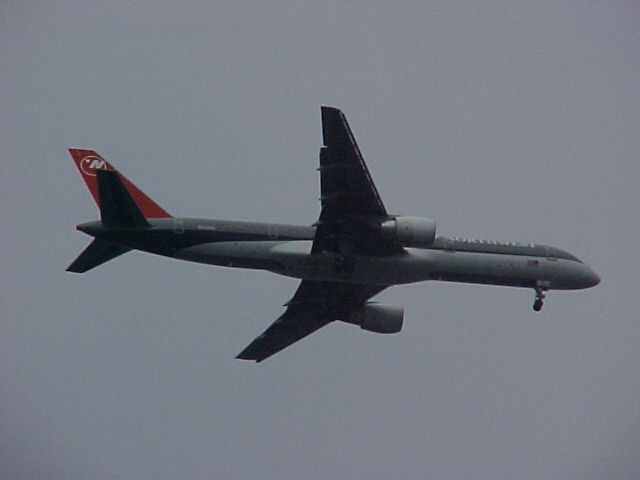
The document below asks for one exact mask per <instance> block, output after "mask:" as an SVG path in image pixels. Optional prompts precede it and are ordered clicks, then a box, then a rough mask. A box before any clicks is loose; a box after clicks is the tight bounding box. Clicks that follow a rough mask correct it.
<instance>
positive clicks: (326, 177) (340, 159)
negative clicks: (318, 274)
mask: <svg viewBox="0 0 640 480" xmlns="http://www.w3.org/2000/svg"><path fill="white" fill-rule="evenodd" d="M322 137H323V143H324V147H322V148H321V150H320V168H319V170H320V202H321V204H322V211H321V212H320V218H319V220H318V222H316V226H317V229H316V236H315V239H314V242H313V247H312V250H311V253H319V252H323V251H325V252H333V253H342V252H343V250H344V245H345V242H346V244H348V245H349V246H348V247H347V248H349V250H350V251H351V252H350V253H360V254H379V253H380V252H379V251H377V250H379V249H380V248H381V245H376V242H372V238H371V237H372V235H371V232H370V231H369V228H370V227H368V225H369V224H370V220H371V219H374V218H385V217H387V210H386V208H385V207H384V204H383V203H382V199H381V198H380V195H379V194H378V190H377V189H376V186H375V184H374V183H373V179H372V178H371V174H370V173H369V169H368V168H367V165H366V164H365V162H364V159H363V158H362V154H361V153H360V149H359V148H358V144H357V143H356V140H355V138H354V136H353V133H351V128H349V124H348V123H347V119H346V117H345V115H344V114H343V113H342V112H341V111H340V110H339V109H337V108H335V107H327V106H323V107H322Z"/></svg>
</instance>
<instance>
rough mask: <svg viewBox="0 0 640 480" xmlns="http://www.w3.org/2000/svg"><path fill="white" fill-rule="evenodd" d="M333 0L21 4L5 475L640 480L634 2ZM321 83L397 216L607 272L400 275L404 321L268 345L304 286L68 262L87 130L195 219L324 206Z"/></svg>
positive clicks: (638, 86) (5, 67) (5, 179)
mask: <svg viewBox="0 0 640 480" xmlns="http://www.w3.org/2000/svg"><path fill="white" fill-rule="evenodd" d="M307 3H308V4H311V3H312V2H307ZM313 3H314V6H312V7H311V6H308V5H305V4H304V3H303V2H299V3H294V2H281V3H263V2H259V3H258V2H256V3H240V4H236V3H232V2H229V3H212V2H199V3H192V2H180V4H179V5H178V3H175V4H174V3H159V2H122V3H110V2H2V3H1V4H0V159H1V160H0V162H1V165H2V171H1V175H0V195H1V196H0V202H1V205H2V206H1V207H0V208H1V210H0V212H1V215H0V222H1V223H0V230H1V232H2V237H1V238H2V240H1V242H0V252H1V269H0V275H1V279H2V288H1V289H0V301H1V308H2V315H1V321H0V478H1V479H2V480H5V479H8V480H13V479H30V480H40V479H60V480H62V479H65V480H76V479H88V478H90V479H94V480H102V479H132V478H135V479H144V480H146V479H149V480H151V479H154V480H157V479H175V478H188V479H210V478H224V479H246V478H266V479H279V478H304V479H335V478H367V479H388V478H398V479H416V478H429V479H447V480H449V479H474V480H475V479H523V480H528V479H531V480H534V479H535V480H538V479H559V478H562V479H576V480H577V479H581V480H582V479H604V478H607V479H610V478H616V479H637V478H640V373H639V372H640V348H639V341H640V313H639V312H640V300H639V297H640V295H639V290H638V288H639V287H640V274H639V273H638V272H639V271H640V256H639V255H638V245H639V242H640V221H639V215H638V210H639V207H640V193H639V191H640V189H639V187H638V185H639V184H640V163H639V160H640V55H639V53H638V52H640V7H638V5H637V4H634V2H629V3H614V2H596V3H588V2H576V3H570V2H562V3H559V2H551V3H545V2H532V3H516V2H495V3H493V2H483V3H480V2H441V3H430V4H422V3H402V4H398V5H396V4H394V3H391V2H389V3H382V2H379V3H365V2H359V3H358V2H351V3H350V4H349V5H348V6H345V5H343V4H341V3H338V2H313ZM321 104H330V105H336V106H339V107H341V108H342V109H343V110H344V111H345V113H346V115H347V117H348V119H349V121H350V124H351V127H352V129H353V131H354V134H355V135H356V138H357V140H358V142H359V144H360V147H361V150H362V152H363V154H364V156H365V158H366V160H367V162H368V165H369V169H370V170H371V173H372V175H373V177H374V179H375V181H376V184H377V186H378V190H379V191H380V194H381V196H382V198H383V200H384V201H385V204H386V206H387V208H388V209H389V210H390V211H392V212H394V213H399V214H408V215H419V216H426V217H431V218H434V219H435V220H436V221H437V222H438V229H439V233H441V234H448V235H461V236H468V237H479V238H488V239H497V240H503V241H508V240H512V241H523V242H535V243H544V244H550V245H555V246H557V247H559V248H563V249H566V250H569V251H571V252H572V253H574V254H575V255H577V256H578V257H579V258H581V259H582V260H584V261H585V262H586V263H588V264H589V265H591V266H592V267H593V268H594V269H595V270H596V271H597V272H598V273H599V274H600V276H601V277H602V283H601V284H600V285H599V286H598V287H596V288H594V289H590V290H586V291H580V292H551V294H550V295H549V296H548V298H547V301H546V304H545V308H544V309H543V311H542V312H540V313H535V312H533V310H532V309H531V304H532V301H533V292H532V291H529V290H523V289H509V288H500V287H488V286H475V285H460V284H444V283H437V282H430V283H420V284H414V285H410V286H403V287H395V288H391V289H389V290H387V291H385V292H384V293H383V294H381V295H379V296H378V297H377V299H378V300H382V301H385V302H388V303H393V304H398V305H403V306H404V308H405V326H404V329H403V331H402V332H401V333H400V334H399V335H395V336H384V335H376V334H373V333H366V332H362V331H361V330H360V329H358V328H356V327H353V326H351V325H346V324H335V325H331V326H329V327H327V328H325V329H323V330H321V331H319V332H317V333H316V334H314V335H312V336H311V337H309V338H307V339H305V340H303V341H302V342H300V343H298V344H296V345H295V346H293V347H291V348H289V349H287V350H285V351H283V352H281V353H280V354H278V355H276V356H274V357H273V358H271V359H269V360H267V361H265V362H264V363H262V364H260V365H256V364H254V363H251V362H241V361H237V360H235V359H234V357H235V355H236V354H237V353H238V352H240V351H241V350H242V349H243V348H244V347H245V346H246V345H247V344H248V343H249V342H251V340H253V338H254V337H255V336H257V335H258V334H259V333H260V332H262V331H263V330H264V329H265V328H266V327H267V326H268V325H269V324H270V323H271V322H272V321H273V320H274V319H276V318H277V317H278V316H279V315H280V314H281V313H282V311H283V308H282V304H283V303H284V302H285V301H286V300H288V299H289V298H290V297H291V295H292V293H293V291H294V290H295V288H296V286H297V281H295V280H293V279H288V278H284V277H279V276H276V275H274V274H269V273H266V272H256V271H247V270H233V269H225V268H218V267H207V266H203V265H197V264H189V263H181V262H178V261H174V260H170V259H165V258H159V257H154V256H152V255H148V254H142V253H139V252H132V253H129V254H127V255H124V256H122V257H120V258H118V259H116V260H114V261H112V262H109V263H107V264H105V265H103V266H101V267H99V268H97V269H95V270H93V271H90V272H88V273H86V274H84V275H76V274H71V273H67V272H65V268H66V267H67V266H68V265H69V264H70V263H71V261H72V260H73V259H74V258H75V257H76V256H77V255H78V254H79V253H80V252H81V251H82V249H83V248H84V247H85V246H86V245H87V244H88V243H89V238H88V237H86V236H85V235H83V234H82V233H80V232H77V231H75V229H74V227H75V225H76V224H78V223H81V222H84V221H88V220H93V219H96V218H97V216H98V212H97V209H96V208H95V206H94V204H93V202H92V200H91V197H90V195H89V193H88V191H87V190H86V188H85V185H84V184H83V182H82V180H81V179H80V177H79V175H78V173H77V171H76V169H75V167H74V165H73V164H72V162H71V159H70V158H69V156H68V154H67V151H66V149H67V148H69V147H86V148H93V149H96V150H97V151H98V152H100V153H101V154H102V155H103V156H104V157H105V158H107V159H108V160H109V161H110V162H112V163H113V164H115V165H116V166H117V167H118V168H119V169H120V170H121V171H122V172H123V173H124V174H125V175H126V176H127V177H128V178H130V179H131V180H133V181H134V182H135V183H136V184H137V185H138V186H139V187H140V188H142V189H143V190H145V191H146V192H147V193H148V194H149V195H150V196H151V197H153V198H154V199H155V200H156V201H157V202H158V203H159V204H160V205H162V206H163V207H164V208H166V209H167V210H168V211H169V212H171V213H172V214H174V215H183V216H200V217H210V218H219V219H224V218H227V219H242V220H254V221H270V222H282V223H295V224H311V223H312V222H314V221H315V220H316V219H317V216H318V213H319V210H320V206H319V202H318V201H317V199H318V196H319V191H318V190H319V188H318V183H319V182H318V175H317V172H316V170H315V168H316V167H317V162H318V150H319V148H320V146H321V130H320V105H321Z"/></svg>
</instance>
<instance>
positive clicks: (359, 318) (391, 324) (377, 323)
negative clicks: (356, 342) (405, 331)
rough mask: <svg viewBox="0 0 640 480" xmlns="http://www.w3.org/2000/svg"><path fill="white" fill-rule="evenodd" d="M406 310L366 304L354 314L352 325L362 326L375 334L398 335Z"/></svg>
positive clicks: (377, 304)
mask: <svg viewBox="0 0 640 480" xmlns="http://www.w3.org/2000/svg"><path fill="white" fill-rule="evenodd" d="M403 319H404V309H403V308H402V307H398V306H396V305H385V304H382V303H365V304H364V305H363V306H362V308H361V309H358V310H356V311H355V312H353V313H352V314H351V316H350V318H349V322H350V323H355V324H356V325H360V328H362V329H363V330H368V331H370V332H375V333H398V332H399V331H400V330H401V329H402V320H403Z"/></svg>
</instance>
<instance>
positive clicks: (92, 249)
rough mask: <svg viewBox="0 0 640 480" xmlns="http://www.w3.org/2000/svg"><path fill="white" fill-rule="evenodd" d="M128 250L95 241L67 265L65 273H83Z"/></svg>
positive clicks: (101, 241)
mask: <svg viewBox="0 0 640 480" xmlns="http://www.w3.org/2000/svg"><path fill="white" fill-rule="evenodd" d="M129 250H131V249H130V248H127V247H121V246H120V245H114V244H112V243H107V242H105V241H103V240H98V239H96V240H94V241H93V242H91V243H90V244H89V246H88V247H87V248H85V249H84V251H83V252H82V253H81V254H80V256H78V258H76V259H75V260H74V262H73V263H72V264H71V265H69V268H67V272H74V273H84V272H86V271H87V270H91V269H92V268H94V267H97V266H98V265H102V264H103V263H105V262H108V261H109V260H111V259H113V258H116V257H117V256H119V255H122V254H123V253H127V252H128V251H129Z"/></svg>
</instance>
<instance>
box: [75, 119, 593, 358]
mask: <svg viewBox="0 0 640 480" xmlns="http://www.w3.org/2000/svg"><path fill="white" fill-rule="evenodd" d="M321 116H322V135H323V146H322V147H321V149H320V166H319V168H318V170H319V171H320V194H321V196H320V203H321V210H320V216H319V219H318V220H317V221H316V222H315V223H314V224H313V225H311V226H301V225H283V224H272V223H252V222H240V221H232V220H210V219H202V218H181V217H174V216H172V215H170V214H169V213H168V212H167V211H166V210H164V209H163V208H162V207H160V206H159V205H158V204H157V203H156V202H154V201H153V200H152V199H151V198H150V197H148V196H147V195H146V194H145V193H143V192H142V190H140V189H138V188H137V187H136V186H135V185H134V184H133V183H131V182H130V181H129V180H128V179H127V178H126V177H125V176H124V175H122V174H121V173H119V172H118V171H117V170H116V169H115V168H114V167H113V166H112V165H111V164H110V163H108V162H107V161H106V160H105V159H104V158H102V157H101V156H100V155H99V154H97V153H96V152H95V151H93V150H84V149H69V153H70V154H71V157H72V159H73V161H74V162H75V164H76V166H77V168H78V170H79V172H80V174H81V176H82V178H83V179H84V181H85V183H86V184H87V187H88V188H89V191H90V192H91V195H92V196H93V198H94V200H95V202H96V204H97V206H98V208H99V210H100V220H98V221H92V222H87V223H82V224H79V225H77V227H76V228H77V230H79V231H81V232H84V233H86V234H88V235H90V236H92V237H94V239H93V241H92V242H91V244H90V245H89V246H88V247H87V248H86V249H85V250H84V251H83V252H82V253H81V254H80V256H78V258H77V259H76V260H75V261H74V262H73V263H72V264H71V265H70V266H69V268H68V269H67V270H68V271H70V272H76V273H83V272H86V271H88V270H90V269H92V268H94V267H97V266H98V265H101V264H103V263H105V262H107V261H109V260H111V259H113V258H115V257H118V256H119V255H122V254H124V253H126V252H129V251H130V250H141V251H144V252H149V253H154V254H156V255H162V256H165V257H171V258H175V259H179V260H186V261H190V262H198V263H205V264H210V265H219V266H226V267H234V268H251V269H259V270H268V271H270V272H273V273H277V274H280V275H284V276H287V277H293V278H297V279H301V280H302V281H301V283H300V284H299V286H298V289H297V290H296V292H295V294H294V295H293V297H292V298H291V300H289V301H288V302H287V303H286V304H285V307H286V310H285V312H284V313H283V314H282V315H281V316H280V317H279V318H278V319H277V320H276V321H275V322H274V323H272V324H271V326H269V327H268V328H267V329H266V330H265V331H264V333H262V334H261V335H260V336H259V337H257V338H256V339H255V340H253V342H252V343H250V344H249V346H247V347H246V348H245V349H244V350H243V351H242V352H240V354H238V356H237V357H236V358H238V359H243V360H253V361H255V362H261V361H263V360H265V359H266V358H268V357H270V356H271V355H273V354H275V353H277V352H279V351H281V350H283V349H284V348H286V347H288V346H290V345H291V344H293V343H295V342H297V341H298V340H301V339H302V338H304V337H306V336H307V335H309V334H311V333H313V332H315V331H316V330H318V329H320V328H322V327H324V326H325V325H327V324H329V323H331V322H333V321H335V320H340V321H343V322H346V323H351V324H354V325H357V326H360V327H361V328H362V329H363V330H367V331H371V332H376V333H382V334H390V333H397V332H399V331H400V330H401V328H402V324H403V320H404V310H403V308H402V307H399V306H394V305H386V304H380V303H376V302H370V301H369V300H370V299H371V298H372V297H373V296H375V295H377V294H378V293H380V292H381V291H382V290H384V289H386V288H388V287H390V286H392V285H399V284H407V283H413V282H421V281H426V280H441V281H448V282H465V283H476V284H487V285H501V286H510V287H524V288H532V289H533V290H534V291H535V301H534V303H533V309H534V310H535V311H540V310H541V309H542V306H543V299H544V298H545V293H546V292H547V291H549V290H577V289H584V288H589V287H593V286H595V285H597V284H598V283H599V282H600V278H599V277H598V275H597V274H596V272H595V271H594V270H593V269H591V268H590V267H589V266H587V265H586V264H585V263H584V262H582V261H581V260H579V259H578V258H577V257H575V256H574V255H572V254H571V253H569V252H566V251H564V250H561V249H559V248H556V247H552V246H548V245H536V244H531V243H519V242H499V241H490V240H480V239H476V238H461V237H449V236H438V235H436V224H435V221H433V220H431V219H428V218H421V217H411V216H400V215H393V214H389V213H388V212H387V209H386V208H385V206H384V204H383V203H382V199H381V198H380V195H379V193H378V190H377V189H376V186H375V184H374V183H373V179H372V177H371V174H370V173H369V169H368V168H367V166H366V164H365V162H364V159H363V157H362V154H361V153H360V149H359V148H358V145H357V143H356V140H355V138H354V136H353V133H352V132H351V128H350V127H349V124H348V123H347V119H346V117H345V115H344V114H343V112H342V111H341V110H339V109H338V108H335V107H330V106H322V107H321Z"/></svg>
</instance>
